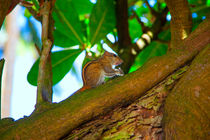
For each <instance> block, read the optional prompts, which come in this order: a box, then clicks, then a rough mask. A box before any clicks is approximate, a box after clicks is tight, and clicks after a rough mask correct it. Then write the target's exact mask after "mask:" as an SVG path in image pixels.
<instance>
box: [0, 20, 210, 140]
mask: <svg viewBox="0 0 210 140" xmlns="http://www.w3.org/2000/svg"><path fill="white" fill-rule="evenodd" d="M209 22H210V19H206V20H205V21H204V22H203V23H201V24H200V25H199V27H198V28H197V29H196V30H195V31H194V32H192V33H191V34H190V35H189V37H188V38H187V39H185V40H184V41H183V43H182V44H181V45H182V46H183V47H179V48H182V49H180V50H174V51H171V52H169V53H167V54H166V55H164V56H161V57H157V58H154V59H151V60H150V61H149V62H148V63H146V64H145V65H144V66H143V67H141V68H140V69H139V70H137V71H135V72H133V73H130V74H127V75H125V76H124V77H119V78H116V79H114V80H111V81H109V82H107V83H106V84H104V85H101V86H99V87H97V88H94V89H91V90H87V91H84V92H81V93H80V94H75V95H73V96H71V97H70V98H68V99H66V100H65V101H63V102H61V103H59V104H53V105H52V108H51V109H49V110H48V111H45V112H42V114H39V113H35V114H32V115H31V116H30V118H25V119H22V120H19V121H17V122H16V123H15V124H13V125H12V126H14V127H12V126H11V127H10V128H9V129H7V130H5V129H4V131H1V132H0V136H1V139H2V140H4V139H13V138H14V137H16V138H21V139H32V138H36V139H43V138H46V139H59V138H61V137H62V136H65V135H66V134H67V133H68V132H70V131H72V130H73V129H75V128H76V127H78V126H79V125H81V124H82V123H84V122H87V121H88V120H90V119H92V118H95V117H96V116H99V115H102V114H105V113H107V112H108V111H110V110H112V109H113V108H115V107H116V106H119V105H127V104H129V103H131V102H133V101H135V100H136V99H138V98H139V97H141V96H142V95H144V93H145V92H146V91H147V90H148V89H150V88H152V87H153V86H154V85H156V84H157V83H159V82H160V81H162V80H163V79H165V78H166V77H167V76H168V75H169V74H171V73H172V72H173V71H175V70H176V69H177V68H179V67H181V66H183V65H184V64H185V63H186V62H188V61H190V60H192V59H193V57H194V56H195V55H196V54H197V53H198V52H199V51H200V50H202V49H203V48H204V46H205V45H206V44H208V43H210V38H209V36H210V24H209ZM185 46H186V47H185ZM150 79H152V80H150ZM122 87H123V88H122ZM28 132H31V133H30V134H29V133H28ZM7 134H9V135H7Z"/></svg>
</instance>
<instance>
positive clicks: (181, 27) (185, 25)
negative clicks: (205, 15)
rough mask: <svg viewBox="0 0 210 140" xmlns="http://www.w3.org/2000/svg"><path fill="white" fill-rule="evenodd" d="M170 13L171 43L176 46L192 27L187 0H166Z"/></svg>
mask: <svg viewBox="0 0 210 140" xmlns="http://www.w3.org/2000/svg"><path fill="white" fill-rule="evenodd" d="M166 4H167V6H168V8H169V11H170V13H171V45H170V47H171V48H172V49H173V48H176V46H179V45H178V44H177V43H180V42H181V41H182V40H184V39H185V38H187V37H188V35H189V34H190V32H191V28H192V16H191V11H190V8H189V6H188V2H187V0H176V1H174V0H166Z"/></svg>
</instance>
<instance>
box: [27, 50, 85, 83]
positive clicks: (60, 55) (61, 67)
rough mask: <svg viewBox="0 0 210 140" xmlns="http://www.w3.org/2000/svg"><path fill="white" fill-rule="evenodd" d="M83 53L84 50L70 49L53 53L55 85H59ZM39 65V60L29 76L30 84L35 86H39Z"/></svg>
mask: <svg viewBox="0 0 210 140" xmlns="http://www.w3.org/2000/svg"><path fill="white" fill-rule="evenodd" d="M81 52H82V50H78V49H77V50H75V49H70V50H63V51H58V52H53V53H52V55H51V58H52V73H53V85H55V84H56V83H58V82H59V81H60V80H61V79H62V78H63V77H64V76H65V75H66V73H67V72H68V71H69V70H70V69H71V68H72V65H73V62H74V61H75V59H76V58H77V56H78V55H79V54H80V53H81ZM38 65H39V59H38V60H37V61H36V62H35V63H34V65H33V66H32V68H31V70H30V71H29V73H28V76H27V80H28V82H29V83H30V84H32V85H34V86H36V85H37V76H38Z"/></svg>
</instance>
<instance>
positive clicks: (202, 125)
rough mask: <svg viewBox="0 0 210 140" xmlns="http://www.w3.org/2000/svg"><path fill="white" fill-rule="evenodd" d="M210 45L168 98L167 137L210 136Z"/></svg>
mask: <svg viewBox="0 0 210 140" xmlns="http://www.w3.org/2000/svg"><path fill="white" fill-rule="evenodd" d="M209 60H210V44H209V45H208V46H207V47H206V48H205V49H204V50H203V51H202V52H201V53H200V54H199V55H198V56H197V57H196V59H195V60H194V61H193V63H192V65H191V67H190V69H189V71H188V72H187V73H186V74H185V76H184V77H183V78H182V79H181V80H180V81H179V82H178V84H177V85H176V86H175V87H174V89H173V90H172V92H171V93H170V94H169V96H168V97H167V99H166V103H165V112H164V132H165V139H166V140H171V139H173V140H180V139H185V140H193V139H196V140H198V139H202V140H204V139H209V138H210V137H209V130H210V112H209V109H210V104H209V100H210V99H209V95H210V94H209V86H210V61H209Z"/></svg>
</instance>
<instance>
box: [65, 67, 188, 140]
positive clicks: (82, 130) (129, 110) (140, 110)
mask: <svg viewBox="0 0 210 140" xmlns="http://www.w3.org/2000/svg"><path fill="white" fill-rule="evenodd" d="M187 69H188V66H185V67H183V68H181V69H179V70H177V71H176V72H175V73H174V74H172V75H170V76H169V77H167V78H166V79H165V80H164V81H162V82H161V83H159V84H158V85H156V86H155V87H154V88H152V89H150V90H149V91H148V92H146V95H145V96H143V97H141V98H140V99H138V100H137V101H135V102H134V103H132V104H131V105H129V106H128V107H120V108H116V109H115V110H113V111H111V112H110V113H108V114H107V115H104V116H101V117H98V118H97V119H95V120H91V121H90V122H88V123H85V124H84V125H82V126H80V127H78V128H77V129H75V130H73V131H72V132H71V133H70V134H69V135H68V136H66V137H65V138H63V139H68V140H71V139H75V140H76V139H83V140H85V139H87V140H95V139H155V140H157V139H160V140H161V139H162V138H163V130H162V126H161V120H162V117H163V106H162V104H163V102H164V101H165V97H166V96H167V94H168V93H169V92H170V90H171V89H172V88H173V86H174V85H175V84H176V83H177V81H178V80H179V79H180V78H181V77H182V75H183V74H184V73H185V72H186V70H187Z"/></svg>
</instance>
